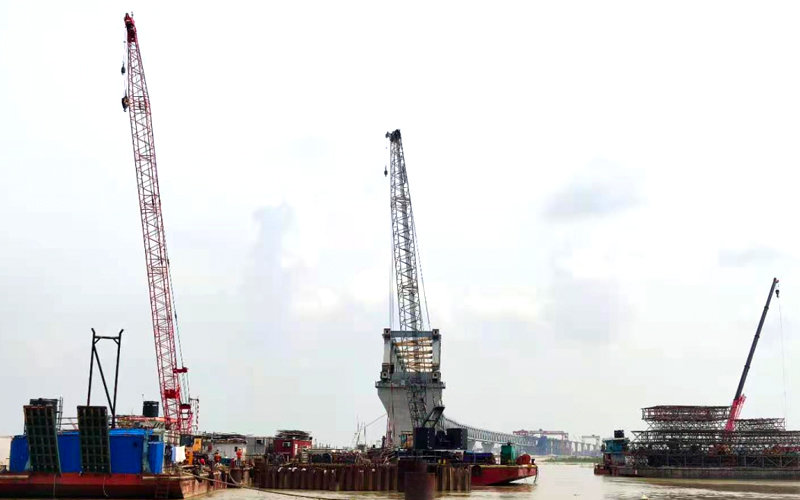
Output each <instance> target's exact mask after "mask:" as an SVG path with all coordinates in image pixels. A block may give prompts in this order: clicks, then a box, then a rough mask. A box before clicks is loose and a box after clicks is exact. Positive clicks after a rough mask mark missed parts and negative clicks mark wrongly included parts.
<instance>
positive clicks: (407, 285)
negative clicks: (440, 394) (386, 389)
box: [386, 130, 431, 427]
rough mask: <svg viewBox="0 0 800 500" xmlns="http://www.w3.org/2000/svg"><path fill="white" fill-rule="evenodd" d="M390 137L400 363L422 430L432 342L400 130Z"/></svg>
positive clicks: (414, 419)
mask: <svg viewBox="0 0 800 500" xmlns="http://www.w3.org/2000/svg"><path fill="white" fill-rule="evenodd" d="M386 137H387V138H388V139H389V147H390V161H389V178H390V184H391V187H390V191H391V197H390V198H391V215H392V250H393V254H392V255H393V261H394V275H395V276H394V278H395V285H396V287H397V310H398V313H399V320H400V322H399V329H400V331H401V332H403V333H404V337H403V338H398V339H397V341H396V342H395V346H396V349H397V359H398V361H399V364H400V365H401V368H402V369H403V371H404V372H405V373H406V375H407V377H408V380H407V385H406V393H407V396H408V406H409V410H410V413H411V421H412V423H413V425H414V427H422V426H423V424H424V422H425V419H426V416H427V410H426V402H425V396H426V387H425V382H426V380H425V379H424V372H426V371H430V369H431V364H430V362H429V352H430V345H431V343H430V339H429V338H425V337H422V336H421V335H420V332H421V331H422V330H423V329H424V328H423V325H424V322H423V314H422V313H423V311H422V305H421V301H420V293H419V292H420V287H419V274H420V271H419V259H418V256H417V237H416V227H415V225H414V212H413V210H412V208H411V192H410V190H409V185H408V175H407V173H406V161H405V156H404V154H403V142H402V139H401V137H400V130H395V131H394V132H387V133H386Z"/></svg>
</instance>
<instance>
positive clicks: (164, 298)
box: [123, 14, 194, 434]
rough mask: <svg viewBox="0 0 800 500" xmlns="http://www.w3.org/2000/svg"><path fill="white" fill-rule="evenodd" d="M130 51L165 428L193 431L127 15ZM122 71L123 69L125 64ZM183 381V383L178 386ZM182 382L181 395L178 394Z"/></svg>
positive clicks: (131, 105) (143, 92)
mask: <svg viewBox="0 0 800 500" xmlns="http://www.w3.org/2000/svg"><path fill="white" fill-rule="evenodd" d="M125 28H126V30H127V49H128V50H127V54H128V80H127V83H128V90H127V93H126V96H125V98H124V99H123V109H124V108H126V107H127V109H128V114H129V116H130V120H131V137H132V141H133V161H134V164H135V166H136V182H137V185H138V188H139V209H140V210H141V217H142V232H143V235H144V252H145V260H146V264H147V280H148V284H149V287H150V309H151V314H152V318H153V334H154V337H155V345H156V364H157V366H158V382H159V386H160V389H161V403H162V406H163V408H164V421H165V425H166V426H167V428H168V429H172V430H175V431H178V432H179V433H181V434H189V433H191V431H192V421H193V414H194V412H193V409H192V404H191V399H190V396H189V391H188V383H187V380H186V373H187V371H188V369H187V368H186V367H185V366H180V367H179V366H178V359H177V355H176V349H175V322H174V321H173V318H174V311H175V307H174V301H173V298H172V286H171V283H170V281H171V280H170V272H169V258H168V256H167V242H166V237H165V234H164V220H163V217H162V214H161V195H160V192H159V188H158V170H157V169H156V150H155V141H154V139H153V121H152V117H151V111H150V97H149V95H148V93H147V82H146V81H145V77H144V69H143V67H142V56H141V53H140V52H139V40H138V36H137V33H136V25H135V24H134V22H133V18H132V17H131V16H130V15H129V14H125ZM123 71H124V68H123ZM182 382H183V384H182ZM181 386H183V388H184V391H185V393H183V392H182V390H181Z"/></svg>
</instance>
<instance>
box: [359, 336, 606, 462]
mask: <svg viewBox="0 0 800 500" xmlns="http://www.w3.org/2000/svg"><path fill="white" fill-rule="evenodd" d="M414 335H415V337H418V338H420V339H424V340H425V341H426V342H427V349H428V351H427V356H428V357H429V361H428V363H427V365H426V369H425V370H422V373H418V374H417V377H420V378H422V380H423V383H424V384H425V391H424V394H425V396H424V398H425V407H427V408H433V407H434V406H438V405H440V404H441V402H442V391H443V390H444V388H445V383H444V381H443V380H442V374H441V372H440V371H439V366H440V360H441V336H440V335H439V331H438V330H432V331H420V332H414ZM408 336H409V332H398V331H393V330H390V329H388V328H387V329H384V331H383V335H382V337H383V343H384V349H383V362H382V364H381V372H380V379H379V380H378V381H377V382H375V388H376V389H377V390H378V397H379V398H380V400H381V403H383V407H384V408H385V409H386V414H387V417H388V419H389V425H388V428H387V438H388V439H389V441H390V442H391V443H400V442H401V439H400V438H401V435H402V434H403V433H410V432H411V430H412V428H413V423H412V419H411V413H410V411H409V402H408V394H407V392H406V390H407V387H408V384H409V377H408V374H407V373H405V371H404V370H403V367H404V366H406V365H407V363H402V362H399V361H398V355H399V353H400V351H399V350H398V349H397V348H396V346H395V342H396V341H398V340H401V339H405V338H407V337H408ZM444 426H445V427H446V428H451V427H462V428H465V429H467V444H468V446H469V447H470V449H475V447H476V446H480V447H481V448H482V449H483V450H485V451H487V452H488V451H491V450H492V448H494V447H496V446H498V445H502V444H505V443H509V442H510V443H512V444H514V445H516V446H517V447H518V448H519V449H520V450H521V451H525V452H527V453H530V454H544V455H592V454H597V453H598V452H599V451H600V450H599V449H598V446H597V444H596V443H584V442H583V441H569V440H568V439H567V436H566V433H561V434H562V437H563V438H564V439H552V438H549V437H548V436H547V435H546V434H547V432H546V431H544V432H538V433H537V432H536V431H532V432H530V433H528V434H527V435H521V434H512V433H507V432H496V431H489V430H486V429H480V428H478V427H472V426H470V425H464V424H461V423H459V422H456V421H455V420H452V419H450V418H447V417H444ZM537 434H538V435H537Z"/></svg>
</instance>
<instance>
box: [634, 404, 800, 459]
mask: <svg viewBox="0 0 800 500" xmlns="http://www.w3.org/2000/svg"><path fill="white" fill-rule="evenodd" d="M730 410H731V407H730V406H653V407H649V408H642V419H643V420H644V421H645V422H646V423H647V424H648V427H649V428H648V430H646V431H633V435H634V439H633V441H632V442H631V444H630V447H629V454H630V456H631V457H632V459H633V463H634V464H635V465H637V466H649V467H800V431H787V430H785V423H784V419H782V418H755V419H738V420H736V421H735V430H733V431H729V430H726V423H727V421H728V417H729V415H730Z"/></svg>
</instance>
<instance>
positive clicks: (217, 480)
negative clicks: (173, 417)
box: [184, 471, 331, 500]
mask: <svg viewBox="0 0 800 500" xmlns="http://www.w3.org/2000/svg"><path fill="white" fill-rule="evenodd" d="M184 473H185V474H188V475H190V476H193V477H195V478H197V479H204V480H207V481H214V482H215V483H223V484H229V483H228V482H227V481H223V480H221V479H215V478H213V477H208V476H200V475H197V474H193V473H191V472H185V471H184ZM231 480H232V481H233V484H234V486H237V487H239V488H242V489H245V490H250V491H260V492H261V493H273V494H275V495H283V496H287V497H295V498H312V499H314V500H331V498H330V497H314V496H311V495H301V494H299V493H285V492H282V491H278V490H270V489H266V488H258V487H256V486H247V485H245V484H242V483H237V482H236V481H235V480H233V479H232V478H231Z"/></svg>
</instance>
